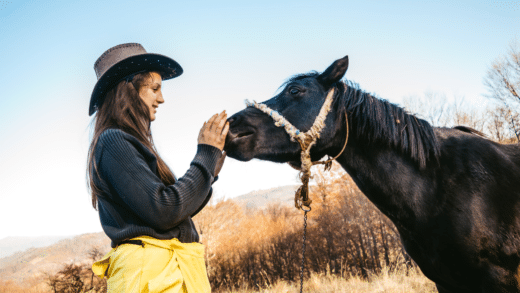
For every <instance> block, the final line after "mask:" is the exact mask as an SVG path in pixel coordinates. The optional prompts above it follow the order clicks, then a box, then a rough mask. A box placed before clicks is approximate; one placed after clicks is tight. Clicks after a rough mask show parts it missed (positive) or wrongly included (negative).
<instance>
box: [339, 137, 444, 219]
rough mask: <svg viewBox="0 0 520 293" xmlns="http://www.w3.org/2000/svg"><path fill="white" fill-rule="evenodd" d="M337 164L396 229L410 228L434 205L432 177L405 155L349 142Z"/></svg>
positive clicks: (387, 149) (383, 148)
mask: <svg viewBox="0 0 520 293" xmlns="http://www.w3.org/2000/svg"><path fill="white" fill-rule="evenodd" d="M337 162H338V163H339V164H340V165H341V166H342V167H343V169H345V171H347V173H349V175H350V176H351V177H352V179H353V180H354V182H355V183H356V185H357V186H358V187H359V189H360V190H361V191H362V192H363V193H364V194H365V195H366V196H367V197H368V199H369V200H370V201H372V203H374V204H375V205H376V206H377V207H378V208H379V210H381V212H383V213H384V214H385V215H386V216H388V217H389V218H390V219H391V220H392V221H393V222H394V223H395V224H396V225H397V226H398V228H400V227H408V228H412V227H413V226H415V225H416V224H417V222H418V221H420V219H421V217H424V216H426V215H427V214H428V213H430V212H432V205H435V200H434V197H433V194H434V190H435V186H434V185H435V184H434V181H433V179H432V175H431V174H427V173H428V171H420V170H419V167H418V165H417V164H416V163H415V162H413V161H412V160H411V159H410V158H408V157H407V156H406V155H403V154H401V153H399V152H397V151H395V150H392V149H391V148H390V147H383V146H378V147H374V146H370V145H368V143H358V142H353V143H349V144H348V145H347V147H346V149H345V151H344V152H343V154H342V155H341V156H340V157H338V158H337ZM430 173H431V172H430ZM412 229H413V228H412Z"/></svg>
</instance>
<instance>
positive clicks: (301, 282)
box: [300, 207, 311, 293]
mask: <svg viewBox="0 0 520 293" xmlns="http://www.w3.org/2000/svg"><path fill="white" fill-rule="evenodd" d="M302 210H303V211H304V212H305V214H304V215H303V244H302V267H301V269H300V293H302V292H303V269H304V268H305V239H306V238H305V236H306V235H307V213H308V212H310V211H311V207H309V209H308V210H306V209H304V208H302Z"/></svg>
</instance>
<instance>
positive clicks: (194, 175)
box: [98, 130, 221, 231]
mask: <svg viewBox="0 0 520 293" xmlns="http://www.w3.org/2000/svg"><path fill="white" fill-rule="evenodd" d="M99 142H100V146H101V150H100V153H101V154H100V161H99V164H98V166H99V170H100V172H101V173H100V175H101V176H102V177H103V179H104V181H105V182H106V183H107V184H108V186H109V187H110V189H111V191H112V192H111V193H112V194H114V193H115V195H117V196H118V197H119V198H120V199H121V200H122V202H123V203H124V204H125V205H126V206H127V208H128V209H129V210H131V211H132V212H133V213H135V215H136V216H137V217H139V218H140V219H141V220H142V221H143V222H145V223H146V224H147V225H149V226H150V227H152V228H154V229H157V230H162V231H164V230H169V229H171V228H173V227H175V226H177V225H178V224H179V223H181V222H182V221H184V220H185V219H186V218H187V217H189V216H191V215H193V214H195V213H196V212H197V211H198V210H199V209H200V207H201V206H204V204H205V203H206V202H207V199H208V198H209V197H210V196H211V194H210V192H211V184H212V182H213V180H214V170H215V165H216V162H217V160H218V158H219V157H220V156H221V152H220V150H219V149H217V148H215V147H213V146H210V145H205V144H199V145H198V146H197V153H196V155H195V158H194V159H193V161H192V162H191V165H190V168H189V169H188V171H187V172H186V174H185V175H184V176H182V177H181V178H179V179H178V180H177V181H176V182H175V183H174V184H173V185H169V186H166V185H164V184H163V183H162V181H161V180H160V179H159V177H157V176H156V175H155V174H154V173H153V172H152V170H151V169H150V166H149V161H150V156H152V159H155V157H153V155H151V153H149V152H148V151H147V150H146V149H143V147H144V146H143V145H142V144H140V143H139V142H138V141H137V139H136V138H135V137H133V136H131V135H128V134H126V133H124V132H122V131H120V130H110V131H106V132H105V133H103V134H102V135H101V136H100V138H99ZM147 159H148V160H147Z"/></svg>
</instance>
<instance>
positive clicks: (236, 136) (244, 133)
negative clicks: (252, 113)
mask: <svg viewBox="0 0 520 293" xmlns="http://www.w3.org/2000/svg"><path fill="white" fill-rule="evenodd" d="M253 134H254V132H253V131H244V132H241V133H237V134H233V138H232V140H237V139H241V138H244V137H248V136H251V135H253Z"/></svg>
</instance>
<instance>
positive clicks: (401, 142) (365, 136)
mask: <svg viewBox="0 0 520 293" xmlns="http://www.w3.org/2000/svg"><path fill="white" fill-rule="evenodd" d="M318 75H319V73H317V72H310V73H305V74H299V75H295V76H293V77H291V78H290V79H289V80H288V81H286V82H285V83H284V85H287V84H289V83H290V82H292V81H296V80H301V79H304V78H307V77H313V78H316V77H317V76H318ZM333 86H334V87H335V88H336V89H337V90H336V93H335V97H334V103H333V109H336V110H337V111H341V113H338V114H340V115H343V113H344V112H347V115H348V117H349V128H350V135H352V136H354V137H356V139H357V140H358V141H364V142H366V143H368V144H371V145H386V146H389V147H392V148H394V149H395V150H397V151H399V152H401V153H403V154H407V155H409V156H410V157H411V159H412V160H413V161H415V162H417V163H418V164H419V166H420V168H425V167H426V164H427V163H428V162H431V161H433V162H435V163H438V158H439V155H440V148H439V144H438V143H437V140H436V138H435V134H434V132H433V127H432V126H431V125H430V124H429V123H428V122H427V121H425V120H423V119H420V118H417V117H415V116H414V115H411V114H409V113H407V112H406V111H405V110H404V109H403V108H401V107H399V106H397V105H395V104H392V103H390V102H388V101H387V100H384V99H379V98H376V97H374V96H373V95H371V94H369V93H366V92H364V91H363V90H361V89H360V88H359V85H358V84H356V83H354V82H351V81H348V80H345V81H339V82H336V83H335V84H334V85H333Z"/></svg>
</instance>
